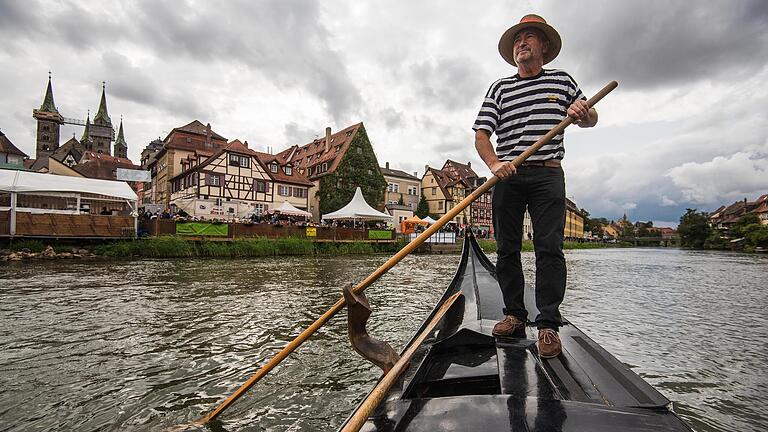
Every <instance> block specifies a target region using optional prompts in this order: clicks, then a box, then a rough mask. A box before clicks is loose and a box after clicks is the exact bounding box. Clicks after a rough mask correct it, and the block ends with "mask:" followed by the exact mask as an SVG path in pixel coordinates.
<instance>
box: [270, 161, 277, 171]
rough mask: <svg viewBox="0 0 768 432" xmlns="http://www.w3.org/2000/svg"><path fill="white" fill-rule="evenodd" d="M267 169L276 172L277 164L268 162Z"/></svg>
mask: <svg viewBox="0 0 768 432" xmlns="http://www.w3.org/2000/svg"><path fill="white" fill-rule="evenodd" d="M269 170H270V171H271V172H273V173H276V172H277V164H276V163H271V164H269Z"/></svg>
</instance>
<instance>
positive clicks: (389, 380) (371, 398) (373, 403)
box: [341, 292, 462, 432]
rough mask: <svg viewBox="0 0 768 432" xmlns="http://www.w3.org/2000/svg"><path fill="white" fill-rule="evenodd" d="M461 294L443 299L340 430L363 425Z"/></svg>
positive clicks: (350, 431) (349, 430) (349, 431)
mask: <svg viewBox="0 0 768 432" xmlns="http://www.w3.org/2000/svg"><path fill="white" fill-rule="evenodd" d="M461 295H462V294H461V293H460V292H457V293H456V294H454V295H452V296H450V297H448V298H447V299H445V301H444V302H443V304H442V305H441V306H440V309H438V310H437V313H435V316H434V317H433V318H432V321H430V322H429V324H428V325H427V327H426V328H425V329H424V331H423V332H421V333H420V334H419V336H418V337H417V338H416V339H415V340H414V341H413V343H412V344H411V345H410V346H409V347H408V349H407V350H406V351H405V352H404V353H403V355H402V357H400V360H398V361H397V363H395V365H394V366H393V367H392V369H390V371H389V372H387V374H386V375H384V377H383V378H382V379H381V380H380V381H379V383H378V384H376V387H374V388H373V390H372V391H371V392H370V393H369V394H368V397H367V398H366V399H365V400H364V401H363V403H362V404H360V408H358V410H357V411H355V414H354V415H353V416H352V417H351V418H350V419H349V421H348V422H347V424H346V425H344V429H342V430H341V432H357V431H359V430H360V428H361V427H363V424H365V421H366V420H368V416H370V415H371V413H372V412H373V410H375V409H376V407H377V406H379V404H380V403H381V401H382V400H383V399H384V396H386V395H387V392H388V391H389V389H390V388H392V385H393V384H394V383H395V382H396V381H397V378H398V377H400V374H401V373H403V371H404V370H405V368H406V366H408V363H409V362H410V361H411V357H413V354H414V353H415V352H416V350H417V349H418V348H419V346H420V345H421V344H422V342H424V339H426V338H427V336H429V335H430V334H432V330H434V328H435V326H436V325H437V323H439V322H440V320H441V319H442V318H443V315H445V313H446V312H448V309H450V308H451V306H452V305H453V303H454V302H455V301H456V299H458V298H459V297H461Z"/></svg>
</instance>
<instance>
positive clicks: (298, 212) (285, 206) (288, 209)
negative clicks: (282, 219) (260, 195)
mask: <svg viewBox="0 0 768 432" xmlns="http://www.w3.org/2000/svg"><path fill="white" fill-rule="evenodd" d="M269 213H279V214H281V215H289V216H302V217H312V213H310V212H308V211H304V210H302V209H298V208H296V207H294V206H293V204H291V203H289V202H288V201H283V203H282V204H280V206H279V207H275V208H273V209H272V210H270V211H269Z"/></svg>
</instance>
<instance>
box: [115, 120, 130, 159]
mask: <svg viewBox="0 0 768 432" xmlns="http://www.w3.org/2000/svg"><path fill="white" fill-rule="evenodd" d="M115 156H116V157H121V158H128V143H127V142H125V134H124V133H123V117H122V116H120V129H119V130H118V132H117V140H115Z"/></svg>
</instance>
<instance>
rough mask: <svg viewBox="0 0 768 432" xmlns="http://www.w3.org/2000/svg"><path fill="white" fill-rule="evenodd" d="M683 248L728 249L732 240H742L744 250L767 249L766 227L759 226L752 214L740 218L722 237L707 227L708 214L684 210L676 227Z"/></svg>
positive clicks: (767, 235) (756, 218)
mask: <svg viewBox="0 0 768 432" xmlns="http://www.w3.org/2000/svg"><path fill="white" fill-rule="evenodd" d="M677 232H678V234H680V243H681V245H682V246H683V247H691V248H696V249H728V248H729V246H730V242H731V240H733V239H743V242H744V247H745V249H747V250H749V249H754V248H756V247H768V226H766V225H761V224H760V218H759V217H758V216H757V215H756V214H754V213H748V214H746V215H744V216H742V217H740V218H739V219H738V220H737V221H736V223H735V224H734V225H733V226H732V227H731V228H730V229H729V230H728V232H727V235H726V236H724V235H723V234H722V233H721V232H720V230H718V229H717V228H712V227H711V226H710V225H709V214H708V213H706V212H700V211H698V210H697V209H686V211H685V214H684V215H683V216H682V217H680V225H678V227H677Z"/></svg>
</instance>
